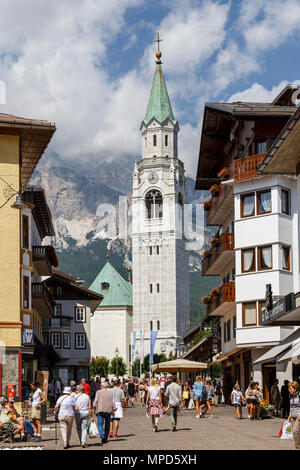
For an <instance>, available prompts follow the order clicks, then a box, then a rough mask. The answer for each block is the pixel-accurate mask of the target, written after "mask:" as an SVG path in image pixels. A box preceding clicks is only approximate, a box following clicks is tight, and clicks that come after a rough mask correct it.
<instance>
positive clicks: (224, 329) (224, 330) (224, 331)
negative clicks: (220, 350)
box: [223, 322, 226, 343]
mask: <svg viewBox="0 0 300 470" xmlns="http://www.w3.org/2000/svg"><path fill="white" fill-rule="evenodd" d="M223 334H224V338H223V339H224V343H226V322H224V323H223Z"/></svg>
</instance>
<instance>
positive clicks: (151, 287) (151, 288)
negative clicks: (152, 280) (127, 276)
mask: <svg viewBox="0 0 300 470" xmlns="http://www.w3.org/2000/svg"><path fill="white" fill-rule="evenodd" d="M152 292H153V286H152V284H150V294H152Z"/></svg>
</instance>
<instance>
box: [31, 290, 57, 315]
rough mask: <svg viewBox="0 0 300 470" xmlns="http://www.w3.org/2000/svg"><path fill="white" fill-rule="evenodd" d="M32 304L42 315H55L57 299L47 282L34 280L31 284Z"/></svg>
mask: <svg viewBox="0 0 300 470" xmlns="http://www.w3.org/2000/svg"><path fill="white" fill-rule="evenodd" d="M31 294H32V304H33V307H34V308H35V309H36V310H37V311H38V313H40V315H41V316H42V317H53V316H54V307H55V300H54V299H53V297H52V294H51V293H50V292H49V290H48V289H47V287H46V286H45V284H43V283H42V282H33V283H32V284H31Z"/></svg>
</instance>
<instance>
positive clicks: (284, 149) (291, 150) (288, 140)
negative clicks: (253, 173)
mask: <svg viewBox="0 0 300 470" xmlns="http://www.w3.org/2000/svg"><path fill="white" fill-rule="evenodd" d="M299 118H300V107H298V108H297V109H296V111H295V112H294V114H293V115H292V116H291V118H290V119H289V120H288V122H287V123H286V125H285V126H284V128H283V129H282V131H281V132H280V134H279V135H278V137H277V139H276V140H275V142H274V143H273V145H272V146H271V147H270V149H269V151H268V152H267V153H266V156H265V158H264V160H263V161H262V163H261V164H260V166H259V168H258V171H259V172H262V173H275V174H276V173H279V174H286V175H288V174H292V175H298V174H299V173H300V165H299V162H300V119H299Z"/></svg>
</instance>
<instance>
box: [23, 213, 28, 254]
mask: <svg viewBox="0 0 300 470" xmlns="http://www.w3.org/2000/svg"><path fill="white" fill-rule="evenodd" d="M22 225H23V231H22V238H23V240H22V243H23V248H29V223H28V216H27V215H23V216H22Z"/></svg>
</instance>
